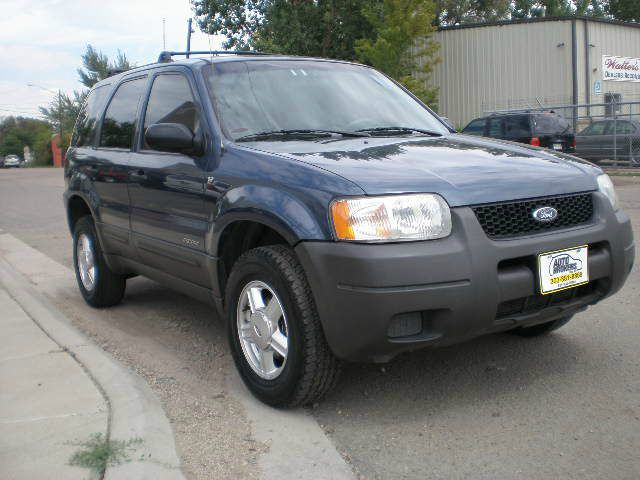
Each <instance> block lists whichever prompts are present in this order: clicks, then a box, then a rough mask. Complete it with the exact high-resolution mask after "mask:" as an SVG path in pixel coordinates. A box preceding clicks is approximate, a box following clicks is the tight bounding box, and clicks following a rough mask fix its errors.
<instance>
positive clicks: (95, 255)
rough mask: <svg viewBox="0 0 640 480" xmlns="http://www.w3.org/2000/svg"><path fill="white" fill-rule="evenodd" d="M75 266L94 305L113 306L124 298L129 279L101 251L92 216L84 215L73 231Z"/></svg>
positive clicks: (84, 292) (90, 302) (77, 276)
mask: <svg viewBox="0 0 640 480" xmlns="http://www.w3.org/2000/svg"><path fill="white" fill-rule="evenodd" d="M73 253H74V255H73V266H74V269H75V272H76V279H77V281H78V287H79V288H80V293H82V296H83V298H84V299H85V301H86V302H87V303H88V304H89V305H91V306H92V307H98V308H101V307H111V306H113V305H117V304H118V303H120V302H121V301H122V297H123V296H124V290H125V287H126V279H125V277H124V276H122V275H118V274H116V273H114V272H112V271H111V269H110V268H109V266H108V265H107V262H106V261H105V260H104V256H103V254H102V247H101V246H100V240H99V239H98V235H97V234H96V228H95V226H94V224H93V219H92V218H91V217H89V216H85V217H82V218H81V219H80V220H78V222H77V223H76V225H75V228H74V230H73Z"/></svg>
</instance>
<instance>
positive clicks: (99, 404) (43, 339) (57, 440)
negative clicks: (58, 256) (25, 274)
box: [0, 287, 108, 480]
mask: <svg viewBox="0 0 640 480" xmlns="http://www.w3.org/2000/svg"><path fill="white" fill-rule="evenodd" d="M0 312H2V314H1V315H0V331H2V338H3V341H2V342H0V470H1V471H2V473H1V474H0V476H1V477H2V478H6V479H12V480H13V479H16V480H17V479H39V478H42V479H44V478H47V479H48V478H51V479H60V478H65V479H69V480H73V479H83V478H87V470H85V469H83V468H80V467H72V466H70V465H68V462H69V459H70V458H71V455H72V454H73V453H74V451H75V450H76V449H77V448H78V447H77V446H74V445H71V442H77V441H79V440H80V441H83V440H86V439H88V438H89V437H90V436H91V435H93V434H96V433H101V434H103V435H106V433H107V428H108V406H107V404H106V402H105V399H104V398H103V397H102V394H101V393H100V391H99V390H98V389H97V387H96V385H95V384H94V383H93V381H92V380H91V378H90V377H89V376H88V375H87V373H86V372H85V371H84V370H83V369H82V367H81V366H80V365H79V364H78V363H77V362H76V361H75V360H74V359H73V358H72V357H71V355H69V353H68V352H66V351H65V350H63V349H61V348H60V346H59V345H58V344H57V343H55V342H54V341H53V340H51V339H50V338H49V337H48V336H47V335H46V334H45V333H44V332H43V331H42V330H41V329H40V328H39V327H38V326H37V325H36V324H35V323H34V321H33V320H32V319H31V318H30V317H29V316H28V315H27V314H26V313H25V312H24V310H22V308H21V307H20V305H18V303H16V302H15V301H14V300H13V299H12V298H11V297H10V296H9V294H8V293H7V292H6V290H4V289H3V288H2V287H0Z"/></svg>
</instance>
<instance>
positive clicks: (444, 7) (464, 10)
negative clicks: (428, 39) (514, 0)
mask: <svg viewBox="0 0 640 480" xmlns="http://www.w3.org/2000/svg"><path fill="white" fill-rule="evenodd" d="M510 13H511V0H437V1H436V15H435V22H436V24H437V25H456V24H463V23H479V22H489V21H495V20H505V19H507V18H509V15H510Z"/></svg>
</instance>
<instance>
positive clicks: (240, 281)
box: [226, 245, 340, 407]
mask: <svg viewBox="0 0 640 480" xmlns="http://www.w3.org/2000/svg"><path fill="white" fill-rule="evenodd" d="M226 307H227V321H228V332H229V343H230V345H231V352H232V354H233V358H234V361H235V364H236V367H237V368H238V371H239V372H240V376H241V377H242V380H243V381H244V383H245V384H246V385H247V387H248V388H249V389H250V390H251V392H252V393H253V394H254V395H255V396H256V397H258V398H259V399H260V400H262V401H263V402H265V403H267V404H269V405H273V406H281V407H294V406H298V405H308V404H311V403H313V402H315V401H317V400H319V399H320V398H322V397H323V396H324V395H325V394H326V393H327V392H328V391H329V390H331V388H332V387H333V386H334V385H335V383H336V382H337V379H338V375H339V371H340V364H339V361H338V360H337V359H336V358H335V356H334V355H333V353H332V352H331V350H330V349H329V346H328V345H327V342H326V340H325V337H324V333H323V331H322V326H321V324H320V319H319V318H318V313H317V311H316V307H315V303H314V300H313V296H312V294H311V288H310V287H309V283H308V282H307V279H306V276H305V274H304V271H303V269H302V266H301V265H300V263H299V262H298V260H297V258H296V256H295V253H294V252H293V251H292V250H291V249H290V248H288V247H285V246H281V245H274V246H270V247H259V248H255V249H253V250H250V251H249V252H247V253H245V254H244V255H242V256H241V257H240V258H239V259H238V261H237V262H236V263H235V265H234V266H233V269H232V271H231V274H230V276H229V281H228V283H227V295H226Z"/></svg>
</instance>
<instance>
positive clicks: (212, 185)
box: [206, 177, 233, 193]
mask: <svg viewBox="0 0 640 480" xmlns="http://www.w3.org/2000/svg"><path fill="white" fill-rule="evenodd" d="M231 187H233V185H231V184H230V183H227V182H223V181H221V180H217V179H216V178H215V177H207V187H206V188H207V190H214V191H216V192H218V193H225V192H226V191H227V190H230V189H231Z"/></svg>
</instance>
